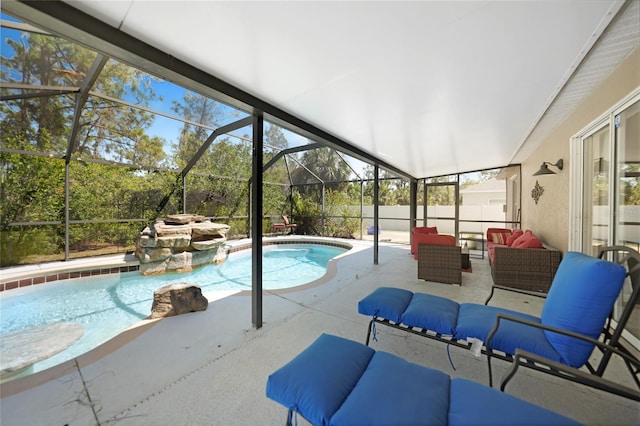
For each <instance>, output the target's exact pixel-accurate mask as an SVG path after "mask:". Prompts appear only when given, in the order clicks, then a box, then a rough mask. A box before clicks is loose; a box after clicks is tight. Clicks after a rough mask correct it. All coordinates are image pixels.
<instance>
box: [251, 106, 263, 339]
mask: <svg viewBox="0 0 640 426" xmlns="http://www.w3.org/2000/svg"><path fill="white" fill-rule="evenodd" d="M263 127H264V117H263V115H262V112H256V113H254V115H253V161H252V169H253V171H252V175H253V179H252V182H253V191H252V193H251V256H252V262H251V263H252V268H251V322H252V324H253V326H254V327H255V328H261V327H262V160H263V158H262V157H263V155H262V148H263V139H262V137H263Z"/></svg>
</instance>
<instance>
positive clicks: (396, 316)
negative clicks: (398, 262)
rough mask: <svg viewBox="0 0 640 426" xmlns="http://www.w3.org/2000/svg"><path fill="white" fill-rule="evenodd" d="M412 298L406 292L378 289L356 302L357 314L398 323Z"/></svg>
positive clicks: (397, 289) (386, 288)
mask: <svg viewBox="0 0 640 426" xmlns="http://www.w3.org/2000/svg"><path fill="white" fill-rule="evenodd" d="M412 297H413V293H412V292H410V291H408V290H403V289H400V288H391V287H380V288H377V289H376V290H375V291H374V292H373V293H371V294H370V295H368V296H367V297H365V298H364V299H362V300H361V301H360V302H358V312H359V313H361V314H363V315H371V316H377V317H382V318H385V319H388V320H391V321H393V322H396V323H398V322H400V317H401V316H402V313H403V312H404V310H405V309H406V308H407V306H408V305H409V302H411V298H412Z"/></svg>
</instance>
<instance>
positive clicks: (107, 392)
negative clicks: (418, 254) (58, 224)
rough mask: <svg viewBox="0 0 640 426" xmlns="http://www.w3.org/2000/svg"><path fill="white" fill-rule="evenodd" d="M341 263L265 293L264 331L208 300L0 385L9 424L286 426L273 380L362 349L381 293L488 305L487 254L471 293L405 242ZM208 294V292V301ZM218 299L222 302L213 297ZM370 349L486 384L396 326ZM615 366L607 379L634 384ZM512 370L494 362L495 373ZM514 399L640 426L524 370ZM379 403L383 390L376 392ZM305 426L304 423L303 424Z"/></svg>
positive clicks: (469, 281) (632, 410)
mask: <svg viewBox="0 0 640 426" xmlns="http://www.w3.org/2000/svg"><path fill="white" fill-rule="evenodd" d="M348 242H349V243H351V244H353V245H354V249H352V250H351V251H350V252H349V253H348V254H346V255H342V256H340V257H339V259H338V260H337V261H336V262H335V263H336V264H337V269H336V270H335V271H334V272H335V274H334V276H333V277H331V278H329V279H328V280H327V281H326V282H324V283H320V282H316V283H314V284H313V285H309V286H305V287H304V288H302V289H300V290H297V291H289V292H280V293H278V292H265V293H264V300H263V312H264V315H263V319H264V324H263V327H262V328H260V329H255V328H254V327H252V324H251V297H250V296H247V295H241V294H236V295H231V296H228V297H223V298H220V299H218V300H215V301H210V303H209V307H208V309H207V310H206V311H204V312H196V313H191V314H186V315H181V316H178V317H171V318H167V319H163V320H157V321H146V322H144V323H143V324H142V325H141V326H139V327H134V328H132V329H129V330H128V331H127V332H125V333H123V334H122V335H120V336H118V337H116V338H115V339H113V340H112V341H110V342H108V343H106V344H105V345H103V346H101V347H99V348H97V349H95V350H94V351H92V352H90V353H88V354H85V355H83V356H81V357H79V358H78V359H77V364H76V362H75V361H73V362H69V363H65V364H63V365H62V366H59V367H54V368H53V369H49V370H45V371H42V372H40V373H36V374H33V375H31V376H27V377H25V378H20V379H15V380H13V381H10V382H8V383H4V384H2V385H1V386H0V395H1V396H2V399H0V424H2V425H3V426H4V425H11V426H13V425H30V426H31V425H41V424H55V425H65V424H68V425H89V424H102V425H105V424H111V423H117V424H118V425H177V424H178V425H187V424H188V425H200V424H202V425H212V424H216V425H217V424H220V425H281V424H283V423H284V422H285V420H286V414H287V410H286V409H285V408H284V407H283V406H281V405H279V404H277V403H275V402H273V401H271V400H269V399H267V398H266V396H265V386H266V382H267V377H268V376H269V374H271V373H272V372H273V371H275V370H276V369H278V368H279V367H281V366H282V365H284V364H285V363H287V362H288V361H289V360H291V359H292V358H293V357H294V356H295V355H297V354H298V353H299V352H300V351H302V350H303V349H304V348H306V347H307V346H308V345H309V344H311V343H312V342H313V341H314V340H315V339H316V338H317V337H318V336H319V335H320V334H322V333H331V334H335V335H338V336H342V337H346V338H349V339H353V340H356V341H360V342H364V339H365V337H366V330H367V325H368V321H369V318H366V317H364V316H362V315H359V314H358V313H357V302H358V300H360V299H361V298H363V297H365V296H366V295H367V294H369V293H370V292H371V291H373V290H374V289H375V288H377V287H379V286H395V287H401V288H405V289H408V290H411V291H420V292H427V293H431V294H435V295H439V296H444V297H449V298H452V299H455V300H457V301H459V302H477V303H483V302H484V300H485V299H486V297H487V295H488V294H489V289H490V285H491V276H490V270H489V265H488V260H487V259H483V260H481V259H472V260H471V264H472V268H473V272H472V273H463V277H462V286H455V285H447V284H439V283H432V282H425V281H419V280H418V279H417V278H416V277H417V265H416V262H415V261H414V260H413V257H412V256H410V255H409V247H408V246H407V245H403V244H390V243H381V244H380V249H379V264H378V265H373V249H372V244H371V242H369V241H355V240H349V241H348ZM207 296H208V297H209V296H210V295H209V294H207ZM212 299H213V298H212ZM542 303H543V299H540V298H534V297H529V296H525V295H520V294H516V293H511V292H497V293H496V295H495V296H494V298H493V299H492V302H491V304H492V305H494V306H501V307H505V308H509V309H513V310H517V311H521V312H525V313H530V314H533V315H539V313H540V310H541V307H542ZM371 346H372V347H373V348H374V349H376V350H384V351H387V352H391V353H393V354H396V355H399V356H401V357H402V358H405V359H407V360H410V361H412V362H416V363H419V364H423V365H426V366H429V367H433V368H437V369H440V370H442V371H444V372H446V373H447V374H449V375H451V376H454V377H465V378H468V379H471V380H474V381H477V382H480V383H484V384H487V383H488V378H487V367H486V361H485V359H484V358H476V357H474V356H473V354H471V352H470V351H467V350H464V349H460V348H457V347H453V346H452V347H450V348H449V351H450V354H451V361H452V363H453V366H455V370H454V369H453V366H452V365H451V364H450V362H449V359H448V357H447V346H446V345H444V344H442V343H440V342H434V341H431V340H429V339H424V338H421V337H418V336H414V335H411V334H407V333H405V332H402V331H399V330H394V329H391V328H389V327H378V341H377V342H373V343H372V344H371ZM617 361H618V360H615V362H614V363H613V364H612V365H611V366H610V367H609V370H608V371H607V374H606V375H605V377H607V378H609V379H612V380H615V381H617V382H619V383H623V384H626V385H628V386H632V381H631V378H630V377H629V374H628V373H627V371H626V370H625V369H624V366H623V365H622V364H621V363H619V362H617ZM507 367H508V364H507V363H504V362H500V361H495V362H494V370H495V371H494V375H495V376H494V377H496V378H499V377H501V376H502V374H503V373H504V372H505V371H506V368H507ZM507 392H508V393H510V394H513V395H515V396H518V397H520V398H523V399H526V400H528V401H530V402H533V403H536V404H538V405H541V406H544V407H547V408H549V409H551V410H553V411H556V412H558V413H561V414H563V415H566V416H568V417H571V418H574V419H576V420H578V421H580V422H583V423H586V424H638V423H639V422H640V404H639V403H636V402H633V401H630V400H627V399H624V398H621V397H617V396H613V395H609V394H606V393H603V392H601V391H597V390H595V389H592V388H587V387H585V386H580V385H577V384H573V383H570V382H568V381H566V380H562V379H558V378H555V377H552V376H549V375H546V374H541V373H538V372H535V371H532V370H529V369H521V370H520V371H519V372H518V374H517V375H516V377H515V378H514V379H513V380H512V382H511V383H510V384H509V386H508V387H507ZM371 398H372V404H373V403H375V399H376V398H384V392H383V390H381V394H380V395H372V397H371ZM298 421H299V423H300V424H307V423H306V422H305V421H304V419H302V418H298Z"/></svg>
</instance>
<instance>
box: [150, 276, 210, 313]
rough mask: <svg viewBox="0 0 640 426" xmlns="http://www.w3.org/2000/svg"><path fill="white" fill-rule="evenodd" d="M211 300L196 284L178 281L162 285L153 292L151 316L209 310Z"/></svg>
mask: <svg viewBox="0 0 640 426" xmlns="http://www.w3.org/2000/svg"><path fill="white" fill-rule="evenodd" d="M207 306H209V301H208V300H207V298H206V297H204V296H203V295H202V289H201V288H200V286H197V285H195V284H187V283H177V284H170V285H166V286H164V287H160V288H159V289H157V290H156V291H154V292H153V305H152V306H151V318H165V317H171V316H175V315H182V314H186V313H189V312H198V311H205V310H207Z"/></svg>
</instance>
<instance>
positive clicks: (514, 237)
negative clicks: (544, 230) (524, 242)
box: [507, 229, 524, 247]
mask: <svg viewBox="0 0 640 426" xmlns="http://www.w3.org/2000/svg"><path fill="white" fill-rule="evenodd" d="M522 234H524V232H522V229H514V230H513V233H512V234H511V236H510V237H509V238H507V245H508V246H509V247H512V246H513V242H514V241H515V240H517V239H518V237H520V236H521V235H522Z"/></svg>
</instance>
